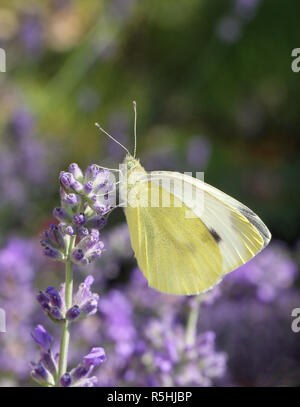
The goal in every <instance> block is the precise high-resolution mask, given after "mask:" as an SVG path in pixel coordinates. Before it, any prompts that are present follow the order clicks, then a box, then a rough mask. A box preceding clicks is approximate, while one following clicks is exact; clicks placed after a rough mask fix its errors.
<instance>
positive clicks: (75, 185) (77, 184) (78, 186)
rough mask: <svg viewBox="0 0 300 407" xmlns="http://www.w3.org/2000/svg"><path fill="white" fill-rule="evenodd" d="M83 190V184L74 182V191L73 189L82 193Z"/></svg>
mask: <svg viewBox="0 0 300 407" xmlns="http://www.w3.org/2000/svg"><path fill="white" fill-rule="evenodd" d="M82 188H83V186H82V183H81V182H79V181H75V182H73V184H72V189H73V190H74V191H75V192H81V191H82Z"/></svg>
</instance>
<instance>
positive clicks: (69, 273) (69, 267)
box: [58, 236, 75, 378]
mask: <svg viewBox="0 0 300 407" xmlns="http://www.w3.org/2000/svg"><path fill="white" fill-rule="evenodd" d="M74 243H75V237H74V236H72V238H71V239H70V245H69V249H68V260H67V262H66V282H65V287H66V289H65V290H66V292H65V304H66V309H69V308H71V305H72V296H73V264H72V261H71V259H70V256H71V253H72V250H73V248H74ZM69 342H70V322H69V321H68V319H67V318H66V319H65V322H64V323H63V328H62V333H61V341H60V352H59V365H58V378H60V377H61V376H62V375H63V374H64V372H66V371H67V364H68V350H69Z"/></svg>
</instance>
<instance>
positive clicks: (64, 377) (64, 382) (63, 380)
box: [59, 373, 72, 387]
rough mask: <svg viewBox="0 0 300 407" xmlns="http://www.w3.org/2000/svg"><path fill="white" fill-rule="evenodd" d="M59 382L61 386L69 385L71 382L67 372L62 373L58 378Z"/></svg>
mask: <svg viewBox="0 0 300 407" xmlns="http://www.w3.org/2000/svg"><path fill="white" fill-rule="evenodd" d="M59 383H60V385H61V386H62V387H70V386H71V384H72V377H71V375H70V374H69V373H65V374H64V375H62V377H61V378H60V379H59Z"/></svg>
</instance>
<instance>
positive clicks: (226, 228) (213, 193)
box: [125, 171, 271, 295]
mask: <svg viewBox="0 0 300 407" xmlns="http://www.w3.org/2000/svg"><path fill="white" fill-rule="evenodd" d="M149 176H150V174H149V175H148V177H149ZM182 182H183V183H186V185H188V186H189V187H190V188H191V189H192V191H193V199H192V197H191V196H190V194H184V193H183V189H182V187H180V185H182ZM134 189H135V193H136V194H137V196H143V199H142V200H140V201H139V202H142V201H143V204H141V205H140V204H137V205H133V206H131V205H128V206H127V208H126V211H125V212H126V217H127V222H128V225H129V231H130V236H131V242H132V247H133V249H134V252H135V256H136V258H137V261H138V264H139V267H140V269H141V270H142V272H143V274H144V275H145V277H146V278H147V280H148V282H149V285H150V286H152V287H153V288H155V289H157V290H159V291H163V292H167V293H172V294H189V295H190V294H197V293H201V292H205V291H207V290H209V289H210V288H212V287H213V286H214V285H215V284H216V283H218V282H219V281H220V280H221V278H222V276H224V275H225V274H226V273H229V272H230V271H232V270H234V269H236V268H237V267H239V266H240V265H242V264H244V263H246V262H247V261H248V260H250V259H251V258H252V257H254V256H255V255H256V254H257V253H258V252H259V251H260V250H262V249H263V248H264V247H265V246H266V245H267V244H268V242H269V240H270V238H271V235H270V232H269V231H268V229H267V228H266V226H265V225H264V224H263V222H262V221H261V220H260V219H259V218H258V217H257V216H256V215H255V214H254V213H253V212H252V211H251V210H250V209H248V208H247V207H246V206H244V205H242V204H241V203H240V202H238V201H236V200H235V199H233V198H231V197H230V196H228V195H226V194H224V193H223V192H221V191H219V190H217V189H216V188H213V187H211V186H210V185H208V184H206V183H204V182H203V181H201V180H198V179H196V178H193V177H190V176H188V175H184V174H180V173H175V172H168V171H155V172H152V173H151V179H150V180H147V181H144V182H143V181H141V182H137V183H136V184H135V185H134ZM146 191H147V192H146ZM149 191H151V192H150V193H149ZM153 195H155V196H160V197H161V196H164V197H167V201H168V200H169V203H170V205H168V207H164V205H163V202H162V199H161V198H160V200H159V205H156V206H155V205H154V206H153V205H151V203H152V202H151V200H152V198H151V197H152V196H153ZM145 203H147V205H145ZM190 215H192V216H190Z"/></svg>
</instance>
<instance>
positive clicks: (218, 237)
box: [209, 229, 222, 243]
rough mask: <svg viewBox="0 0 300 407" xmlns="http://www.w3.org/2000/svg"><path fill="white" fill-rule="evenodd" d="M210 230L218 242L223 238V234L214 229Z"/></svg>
mask: <svg viewBox="0 0 300 407" xmlns="http://www.w3.org/2000/svg"><path fill="white" fill-rule="evenodd" d="M209 231H210V234H211V235H212V237H213V238H214V239H215V241H216V242H217V243H219V242H220V241H221V240H222V239H221V236H220V235H219V234H218V233H217V232H216V231H215V230H214V229H209Z"/></svg>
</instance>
